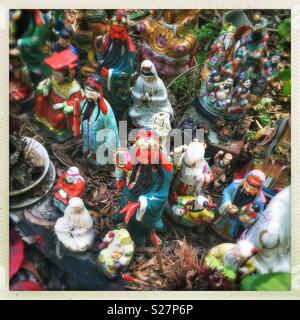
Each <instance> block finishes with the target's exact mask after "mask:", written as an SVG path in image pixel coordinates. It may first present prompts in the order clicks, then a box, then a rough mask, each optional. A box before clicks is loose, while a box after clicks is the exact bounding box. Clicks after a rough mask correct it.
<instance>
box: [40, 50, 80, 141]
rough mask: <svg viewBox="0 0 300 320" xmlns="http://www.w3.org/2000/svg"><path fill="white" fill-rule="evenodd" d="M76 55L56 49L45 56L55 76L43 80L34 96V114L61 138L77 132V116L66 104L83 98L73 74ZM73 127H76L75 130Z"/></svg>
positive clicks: (57, 137)
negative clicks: (74, 125)
mask: <svg viewBox="0 0 300 320" xmlns="http://www.w3.org/2000/svg"><path fill="white" fill-rule="evenodd" d="M76 60H77V56H76V55H74V54H73V53H72V52H71V51H70V50H64V51H61V52H59V53H54V54H53V55H51V56H50V57H48V58H46V59H45V61H44V62H45V63H46V64H47V65H48V66H50V67H51V69H52V76H51V77H49V78H47V79H45V80H43V81H42V82H40V84H39V85H38V87H37V97H36V100H35V118H36V120H38V121H39V122H41V123H42V124H44V125H45V127H46V128H47V129H48V131H49V133H52V136H53V137H54V138H55V139H56V140H57V141H59V142H64V141H65V140H67V139H69V138H70V137H72V136H73V135H74V132H73V131H74V128H73V123H74V117H73V113H72V112H69V115H68V116H66V114H65V113H64V108H65V107H66V106H67V105H68V106H69V109H70V106H72V111H73V106H74V104H75V100H78V101H79V100H80V99H81V98H82V94H81V88H80V84H79V83H78V82H77V80H76V79H75V78H74V75H75V67H76ZM72 129H73V131H72Z"/></svg>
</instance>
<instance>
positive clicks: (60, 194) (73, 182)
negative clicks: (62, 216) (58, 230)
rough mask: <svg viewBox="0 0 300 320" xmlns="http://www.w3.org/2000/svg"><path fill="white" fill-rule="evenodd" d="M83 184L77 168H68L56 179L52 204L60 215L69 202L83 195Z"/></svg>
mask: <svg viewBox="0 0 300 320" xmlns="http://www.w3.org/2000/svg"><path fill="white" fill-rule="evenodd" d="M84 189H85V182H84V179H83V178H82V177H81V175H80V173H79V170H78V168H77V167H70V168H69V169H68V170H67V171H66V172H65V173H63V174H62V175H61V176H60V178H59V179H58V181H57V183H56V185H55V188H54V194H53V204H54V206H55V207H57V208H58V209H59V210H60V211H61V212H62V213H63V212H64V210H65V208H66V206H67V205H68V203H69V200H70V199H72V198H74V197H81V196H82V195H83V193H84Z"/></svg>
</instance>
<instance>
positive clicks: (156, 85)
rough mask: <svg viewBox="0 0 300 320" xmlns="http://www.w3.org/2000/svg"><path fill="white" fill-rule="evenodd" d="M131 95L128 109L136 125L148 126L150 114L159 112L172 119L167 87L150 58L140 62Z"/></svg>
mask: <svg viewBox="0 0 300 320" xmlns="http://www.w3.org/2000/svg"><path fill="white" fill-rule="evenodd" d="M132 96H133V100H134V104H133V105H132V106H131V108H130V109H129V115H130V117H131V119H132V120H133V122H134V123H135V124H136V125H137V126H138V127H142V128H143V127H144V128H149V127H150V126H151V121H150V120H151V118H152V116H153V115H154V114H157V113H160V112H165V113H166V114H168V115H169V119H170V120H172V118H173V116H174V113H173V109H172V106H171V104H170V101H169V99H168V93H167V89H166V87H165V85H164V83H163V81H162V80H161V79H160V78H159V77H158V75H157V72H156V69H155V66H154V64H153V63H152V62H151V61H150V60H144V61H143V62H142V64H141V74H140V76H139V77H138V79H137V81H136V83H135V85H134V87H133V90H132Z"/></svg>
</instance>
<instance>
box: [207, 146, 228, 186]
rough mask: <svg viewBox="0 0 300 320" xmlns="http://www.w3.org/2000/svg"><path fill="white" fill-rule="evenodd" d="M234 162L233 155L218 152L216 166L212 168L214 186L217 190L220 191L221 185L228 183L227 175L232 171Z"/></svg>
mask: <svg viewBox="0 0 300 320" xmlns="http://www.w3.org/2000/svg"><path fill="white" fill-rule="evenodd" d="M231 161H232V155H231V154H230V153H226V154H225V155H224V151H222V150H220V151H218V152H217V153H216V154H215V156H214V165H213V166H212V167H211V171H212V173H213V186H214V188H215V189H219V188H220V186H221V184H222V183H224V182H225V181H226V175H227V174H228V172H229V171H230V169H231V168H230V162H231Z"/></svg>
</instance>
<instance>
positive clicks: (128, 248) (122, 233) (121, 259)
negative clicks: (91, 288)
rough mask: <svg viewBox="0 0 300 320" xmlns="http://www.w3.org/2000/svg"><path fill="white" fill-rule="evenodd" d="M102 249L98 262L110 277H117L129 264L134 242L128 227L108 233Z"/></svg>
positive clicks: (101, 245) (101, 246)
mask: <svg viewBox="0 0 300 320" xmlns="http://www.w3.org/2000/svg"><path fill="white" fill-rule="evenodd" d="M100 249H101V251H100V253H99V256H98V259H97V263H98V264H99V266H100V267H101V269H102V270H103V271H104V272H105V274H106V275H107V276H108V277H109V278H110V279H115V278H116V277H117V276H118V275H119V274H120V273H121V272H122V271H123V270H125V269H126V267H127V266H128V265H129V263H130V261H131V259H132V257H133V252H134V243H133V241H132V239H131V237H130V234H129V232H128V231H127V230H126V229H124V228H122V229H116V230H112V231H110V232H108V233H107V235H106V236H105V237H104V238H103V240H102V243H101V244H100Z"/></svg>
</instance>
